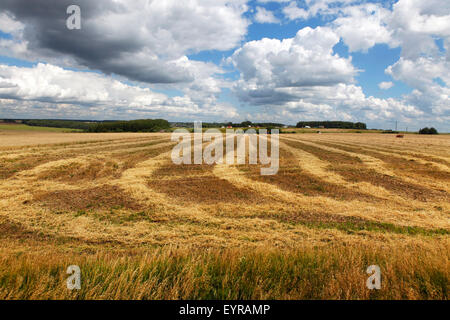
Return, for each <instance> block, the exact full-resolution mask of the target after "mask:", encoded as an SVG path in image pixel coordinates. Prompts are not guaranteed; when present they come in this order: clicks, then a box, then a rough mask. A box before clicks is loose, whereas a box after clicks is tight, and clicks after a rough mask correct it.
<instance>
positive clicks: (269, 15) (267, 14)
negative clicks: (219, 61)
mask: <svg viewBox="0 0 450 320" xmlns="http://www.w3.org/2000/svg"><path fill="white" fill-rule="evenodd" d="M255 21H256V22H259V23H279V22H280V21H279V20H278V19H277V18H276V17H275V15H274V14H273V12H272V11H268V10H266V9H264V8H263V7H256V13H255Z"/></svg>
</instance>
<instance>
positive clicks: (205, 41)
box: [0, 0, 248, 83]
mask: <svg viewBox="0 0 450 320" xmlns="http://www.w3.org/2000/svg"><path fill="white" fill-rule="evenodd" d="M71 4H76V5H79V6H80V7H81V12H82V29H81V30H76V31H73V30H68V29H67V28H66V22H65V19H66V18H67V16H66V15H65V12H66V8H67V7H68V6H69V5H71ZM0 10H1V11H2V12H4V15H7V17H8V19H9V20H8V21H7V22H3V23H2V24H1V25H0V28H2V29H1V30H4V31H5V32H9V31H10V30H11V29H13V30H18V29H20V27H21V26H24V27H23V30H22V32H21V34H20V36H17V37H16V39H14V41H20V42H19V43H16V46H19V47H20V48H13V47H12V45H13V44H14V43H13V42H11V41H12V40H11V41H9V42H5V41H3V43H0V52H1V53H2V54H8V51H9V52H10V54H11V55H12V56H14V57H16V58H21V57H23V58H26V59H28V60H32V61H36V60H39V59H41V58H45V59H48V61H52V62H59V63H61V62H64V63H65V64H68V65H71V66H84V67H88V68H91V69H93V70H100V71H102V72H104V73H106V74H118V75H122V76H125V77H127V78H129V79H132V80H136V81H142V82H147V83H176V82H190V81H193V80H194V75H195V73H196V69H195V67H196V65H198V64H193V63H190V61H188V60H187V59H186V58H185V57H186V55H187V54H189V53H196V52H199V51H202V50H229V49H232V48H234V47H235V46H236V45H237V44H238V43H239V42H240V41H241V40H242V38H243V36H244V35H245V34H246V32H247V26H248V22H247V21H246V19H245V18H244V17H243V16H242V14H243V13H244V12H245V11H246V10H247V7H246V5H245V1H244V0H242V1H241V0H216V1H206V0H192V1H189V2H180V1H176V0H167V1H157V0H153V1H147V0H136V1H125V0H116V1H109V0H97V1H90V0H76V1H72V0H70V1H69V0H62V1H56V2H55V1H53V0H42V1H39V2H37V1H31V2H30V1H28V0H3V1H1V2H0ZM14 24H16V25H14ZM61 56H63V59H64V61H60V60H61V59H60V57H61ZM33 58H34V59H33Z"/></svg>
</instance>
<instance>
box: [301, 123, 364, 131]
mask: <svg viewBox="0 0 450 320" xmlns="http://www.w3.org/2000/svg"><path fill="white" fill-rule="evenodd" d="M305 127H311V128H321V127H323V128H325V129H361V130H366V129H367V125H366V124H365V123H363V122H349V121H300V122H299V123H297V128H305Z"/></svg>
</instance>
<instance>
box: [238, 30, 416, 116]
mask: <svg viewBox="0 0 450 320" xmlns="http://www.w3.org/2000/svg"><path fill="white" fill-rule="evenodd" d="M338 42H339V36H338V35H337V34H336V32H335V31H333V30H332V29H331V28H327V27H325V28H324V27H317V28H315V29H311V28H309V27H306V28H304V29H301V30H300V31H299V32H298V33H297V35H296V37H294V38H290V39H284V40H277V39H262V40H259V41H252V42H249V43H246V44H245V45H244V46H243V47H242V48H240V49H238V50H236V52H235V53H234V54H233V56H232V57H231V60H232V62H233V63H234V65H235V66H236V68H237V69H238V70H239V71H240V73H241V78H240V79H239V80H238V81H237V82H236V84H235V87H234V90H235V92H236V94H237V95H238V96H239V98H240V99H241V101H243V102H245V103H248V104H249V105H258V106H260V107H261V108H262V109H263V110H264V111H263V112H262V113H261V114H260V115H259V118H260V119H259V120H262V118H264V117H265V116H266V115H267V116H268V115H270V116H271V118H272V120H273V119H280V120H281V119H299V118H301V119H306V120H308V119H309V120H314V119H324V120H325V119H328V120H329V119H344V120H352V121H360V120H363V119H366V120H367V119H369V120H371V121H383V120H389V121H390V119H392V118H393V117H395V118H396V119H401V120H404V121H405V122H407V121H411V119H416V118H417V117H423V114H424V113H423V112H422V111H421V110H420V109H419V108H417V107H416V106H415V105H414V104H410V103H408V102H407V101H403V100H396V99H387V100H384V99H378V98H374V97H366V96H365V94H364V92H363V90H362V88H361V87H359V86H357V85H356V84H355V83H354V82H355V81H354V76H355V74H356V73H357V72H358V70H356V69H355V68H354V67H353V65H352V63H351V59H345V58H342V57H340V56H339V55H337V54H335V53H333V47H334V45H336V44H337V43H338ZM268 118H270V117H269V116H268Z"/></svg>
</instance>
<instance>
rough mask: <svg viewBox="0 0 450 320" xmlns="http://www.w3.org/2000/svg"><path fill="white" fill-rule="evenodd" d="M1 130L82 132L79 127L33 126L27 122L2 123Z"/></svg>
mask: <svg viewBox="0 0 450 320" xmlns="http://www.w3.org/2000/svg"><path fill="white" fill-rule="evenodd" d="M0 131H38V132H82V131H83V130H79V129H68V128H49V127H32V126H27V125H25V124H1V123H0Z"/></svg>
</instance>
